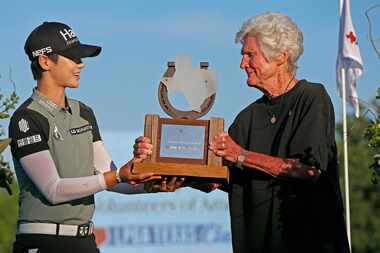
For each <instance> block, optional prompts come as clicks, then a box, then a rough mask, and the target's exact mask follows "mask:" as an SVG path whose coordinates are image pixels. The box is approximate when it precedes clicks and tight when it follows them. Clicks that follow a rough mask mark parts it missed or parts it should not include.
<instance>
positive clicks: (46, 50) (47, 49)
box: [32, 46, 53, 58]
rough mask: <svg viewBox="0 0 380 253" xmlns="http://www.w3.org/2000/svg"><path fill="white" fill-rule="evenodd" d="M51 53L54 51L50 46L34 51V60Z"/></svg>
mask: <svg viewBox="0 0 380 253" xmlns="http://www.w3.org/2000/svg"><path fill="white" fill-rule="evenodd" d="M51 52H53V49H52V48H51V47H50V46H49V47H44V48H41V49H38V50H35V51H33V52H32V55H33V58H34V57H37V56H39V55H43V54H50V53H51Z"/></svg>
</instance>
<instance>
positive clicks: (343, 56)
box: [336, 0, 363, 117]
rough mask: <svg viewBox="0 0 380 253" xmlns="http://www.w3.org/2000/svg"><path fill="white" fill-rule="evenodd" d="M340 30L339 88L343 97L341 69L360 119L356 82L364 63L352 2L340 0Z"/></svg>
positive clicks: (337, 65)
mask: <svg viewBox="0 0 380 253" xmlns="http://www.w3.org/2000/svg"><path fill="white" fill-rule="evenodd" d="M339 15H340V30H339V49H338V58H337V64H336V70H337V74H336V75H337V88H338V93H339V96H342V80H341V76H340V69H342V68H343V69H345V76H346V78H345V79H346V80H345V82H344V83H345V85H346V98H347V101H349V102H350V104H351V105H352V106H353V107H354V110H355V116H356V117H359V99H358V93H357V91H356V80H357V79H358V78H359V76H361V74H362V73H363V62H362V57H361V56H360V51H359V46H358V43H357V36H356V33H355V29H354V26H353V25H352V19H351V13H350V0H339Z"/></svg>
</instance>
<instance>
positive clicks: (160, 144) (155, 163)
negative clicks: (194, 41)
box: [133, 62, 229, 182]
mask: <svg viewBox="0 0 380 253" xmlns="http://www.w3.org/2000/svg"><path fill="white" fill-rule="evenodd" d="M200 69H202V70H205V72H207V70H208V62H201V63H200ZM175 72H176V62H168V64H167V70H166V72H165V73H164V75H163V77H162V79H161V81H160V84H159V88H158V100H159V102H160V106H161V108H162V109H163V110H164V111H165V112H166V113H167V114H168V115H169V116H170V117H171V118H161V117H160V116H159V115H157V114H147V115H145V126H144V136H146V137H149V138H150V139H151V141H152V144H153V152H152V154H151V155H150V156H149V157H148V158H147V159H146V160H144V162H142V163H135V164H134V167H133V172H135V173H143V172H153V173H155V175H162V176H180V177H191V178H194V179H196V180H200V181H203V182H226V181H228V179H229V173H228V168H227V167H226V166H223V165H222V158H221V157H218V156H216V155H215V154H214V153H213V152H212V151H210V150H209V149H208V143H209V141H210V140H211V139H212V138H213V137H214V136H215V135H216V134H218V133H220V132H223V131H224V119H223V118H220V117H211V118H210V119H209V120H200V119H199V118H200V117H202V116H204V115H205V114H206V113H207V112H208V111H209V110H210V109H211V107H212V105H213V104H214V101H215V93H214V94H212V95H211V96H209V97H207V98H206V99H204V101H203V103H202V104H201V106H200V110H196V111H195V110H190V111H182V110H178V109H176V108H175V107H174V106H173V105H172V104H171V103H170V101H169V98H168V88H167V86H166V85H165V84H164V81H163V80H166V81H173V79H174V78H173V76H174V74H175ZM206 84H207V81H206ZM200 85H203V84H202V83H201V84H200Z"/></svg>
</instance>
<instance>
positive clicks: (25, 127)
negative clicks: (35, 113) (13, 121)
mask: <svg viewBox="0 0 380 253" xmlns="http://www.w3.org/2000/svg"><path fill="white" fill-rule="evenodd" d="M18 128H19V129H20V131H21V132H24V133H26V132H28V130H29V124H28V121H26V120H25V119H20V121H19V122H18Z"/></svg>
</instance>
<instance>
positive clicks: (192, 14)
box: [0, 0, 380, 133]
mask: <svg viewBox="0 0 380 253" xmlns="http://www.w3.org/2000/svg"><path fill="white" fill-rule="evenodd" d="M378 3H380V2H379V1H376V0H352V1H351V14H352V18H353V23H354V26H355V29H356V32H357V35H358V42H359V46H360V50H361V54H362V58H363V62H364V73H363V75H362V77H361V78H360V79H359V82H358V93H359V97H360V99H361V100H364V101H369V100H371V99H372V98H373V97H374V96H375V92H376V89H377V87H378V86H379V83H380V82H379V81H380V80H379V79H380V76H379V75H378V69H379V67H380V59H379V58H377V56H376V54H375V51H374V50H373V48H372V47H371V45H370V43H369V40H368V39H367V37H368V23H367V20H366V17H365V15H364V13H365V10H366V9H367V8H369V7H370V6H373V5H374V4H378ZM20 6H22V8H21V7H20ZM1 7H2V11H1V15H0V22H1V24H2V26H0V37H1V42H0V45H1V47H0V54H1V56H2V57H1V60H0V74H1V75H2V79H0V84H1V86H0V88H1V90H2V91H4V92H8V91H9V90H10V87H11V86H10V84H9V81H8V78H9V69H10V68H11V70H12V79H13V80H14V81H15V83H16V87H17V93H18V94H19V96H20V97H21V100H25V99H26V98H27V97H29V96H30V94H31V91H32V88H33V87H34V86H35V82H34V80H33V79H32V75H31V72H30V69H29V62H28V60H27V57H26V55H25V54H24V51H23V46H24V42H25V39H26V37H27V36H28V34H29V33H30V32H31V31H32V30H33V29H34V28H35V27H36V26H38V25H39V24H41V23H42V22H43V21H60V22H64V23H67V24H69V25H70V26H71V27H72V28H73V29H74V31H75V32H76V34H77V35H78V37H79V39H80V40H81V42H83V43H89V44H96V45H100V46H102V48H103V50H102V53H101V54H100V55H99V56H98V57H96V58H86V59H85V60H84V62H85V64H86V68H85V69H84V70H83V71H82V74H81V84H80V87H79V89H75V90H68V91H67V93H68V95H69V96H70V97H73V98H76V99H79V100H81V101H83V102H84V103H86V104H88V105H90V106H91V107H92V108H93V110H94V111H95V114H96V116H97V119H98V123H99V126H100V128H101V130H102V131H111V132H113V131H128V132H139V131H140V132H141V133H142V129H143V126H144V115H145V114H148V113H149V114H152V113H154V114H159V115H160V116H162V117H164V116H165V113H164V112H163V110H162V109H161V108H160V106H159V102H158V99H157V89H158V85H159V80H160V77H161V76H162V75H163V73H164V72H165V71H166V64H167V62H168V61H174V60H175V58H176V56H177V55H179V54H190V55H191V56H192V61H193V66H195V67H196V66H198V65H199V62H201V61H208V62H209V65H210V69H212V70H214V71H215V72H216V74H217V79H218V93H217V95H216V100H215V104H214V106H213V107H212V109H211V110H210V112H209V113H208V114H207V115H206V116H205V118H209V117H211V116H218V117H223V118H224V119H225V122H226V124H225V125H226V127H227V126H229V125H230V124H231V123H232V121H233V119H234V117H235V116H236V115H237V113H238V112H239V111H240V110H241V109H242V108H244V107H245V106H247V105H248V104H250V103H251V102H253V101H254V100H256V99H257V98H259V97H260V96H261V95H262V94H261V93H260V92H259V91H257V90H255V89H254V88H249V87H248V86H247V85H246V75H245V73H244V72H243V71H242V70H240V68H239V64H240V60H241V55H240V49H241V45H240V44H235V43H234V36H235V34H236V32H237V31H238V30H239V29H240V26H241V24H242V23H243V22H244V21H245V20H246V19H247V18H249V17H251V16H254V15H257V14H260V13H263V12H266V11H277V12H283V13H285V14H287V15H289V16H290V17H291V18H292V19H293V20H294V21H295V22H296V23H297V24H298V26H299V27H300V29H301V30H302V31H303V34H304V46H305V51H304V54H303V55H302V56H301V58H300V60H299V63H298V65H299V69H298V72H297V78H298V79H303V78H305V79H307V80H309V81H313V82H319V83H323V84H324V85H325V87H326V89H327V91H328V93H329V94H330V96H331V99H332V101H333V104H334V106H335V112H336V117H337V118H338V120H339V119H340V118H341V100H340V99H339V98H338V96H337V92H336V82H335V78H336V74H335V63H336V55H337V44H338V30H339V18H338V0H336V1H333V0H319V1H312V0H303V1H299V0H287V1H286V0H281V1H280V0H265V1H264V0H251V1H226V0H225V1H222V0H220V1H197V0H193V1H174V0H173V1H172V0H168V1H166V0H162V1H148V0H139V1H91V2H89V1H72V0H67V1H64V2H59V3H58V2H56V1H38V2H35V1H23V2H22V3H21V2H20V1H3V2H2V5H1ZM371 14H372V18H373V23H374V34H375V37H380V8H379V9H376V10H375V11H374V12H372V13H371ZM377 24H379V25H378V26H377ZM376 35H378V36H376ZM378 45H379V46H380V43H378ZM169 98H170V99H171V101H172V102H173V104H174V105H175V106H177V107H178V109H182V110H187V109H188V108H187V107H186V104H185V103H184V102H182V101H184V100H183V96H182V94H178V93H177V94H169Z"/></svg>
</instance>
